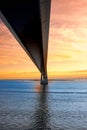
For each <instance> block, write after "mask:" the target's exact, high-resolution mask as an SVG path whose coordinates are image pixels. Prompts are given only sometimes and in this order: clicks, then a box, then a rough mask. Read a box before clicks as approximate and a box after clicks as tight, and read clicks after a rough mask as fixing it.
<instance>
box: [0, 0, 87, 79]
mask: <svg viewBox="0 0 87 130" xmlns="http://www.w3.org/2000/svg"><path fill="white" fill-rule="evenodd" d="M49 31H50V32H49V43H48V63H47V66H48V67H47V68H48V77H49V78H76V77H83V76H86V77H87V0H52V3H51V16H50V30H49ZM39 77H40V73H39V71H38V69H37V68H36V66H35V65H34V64H33V62H32V61H31V59H30V58H29V57H28V56H27V54H26V53H25V51H24V50H23V49H22V47H21V46H20V44H19V43H18V42H17V41H16V39H15V38H14V37H13V35H12V34H11V33H10V31H9V30H8V29H7V27H6V26H5V25H4V23H3V21H2V20H0V79H5V78H39Z"/></svg>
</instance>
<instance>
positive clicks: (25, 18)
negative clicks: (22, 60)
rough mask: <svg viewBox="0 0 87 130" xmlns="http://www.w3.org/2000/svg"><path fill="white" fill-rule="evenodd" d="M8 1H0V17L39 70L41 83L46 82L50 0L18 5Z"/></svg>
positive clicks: (32, 0) (31, 1)
mask: <svg viewBox="0 0 87 130" xmlns="http://www.w3.org/2000/svg"><path fill="white" fill-rule="evenodd" d="M5 2H6V1H5V0H3V3H4V4H5ZM8 2H9V3H10V4H9V5H6V4H5V5H4V4H3V3H2V4H1V3H0V18H1V19H2V20H3V22H4V23H5V24H6V26H7V27H8V28H9V30H10V31H11V32H12V34H13V35H14V37H15V38H16V39H17V41H18V42H19V43H20V45H21V46H22V47H23V48H24V50H25V51H26V53H27V54H28V56H29V57H30V58H31V60H32V61H33V62H34V64H35V65H36V66H37V68H38V69H39V71H40V72H41V84H47V83H48V81H47V52H48V38H49V22H50V5H51V0H29V1H28V2H29V3H25V1H24V2H22V3H20V4H19V5H18V4H16V3H15V1H12V3H11V1H10V0H8Z"/></svg>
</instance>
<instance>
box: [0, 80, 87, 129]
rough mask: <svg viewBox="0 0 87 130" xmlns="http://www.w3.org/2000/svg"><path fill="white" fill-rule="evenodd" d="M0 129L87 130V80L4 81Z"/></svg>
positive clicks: (0, 90) (0, 96)
mask: <svg viewBox="0 0 87 130" xmlns="http://www.w3.org/2000/svg"><path fill="white" fill-rule="evenodd" d="M0 130H87V80H72V81H68V80H67V81H49V83H48V85H46V86H45V85H40V82H39V81H34V80H0Z"/></svg>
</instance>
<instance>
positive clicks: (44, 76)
mask: <svg viewBox="0 0 87 130" xmlns="http://www.w3.org/2000/svg"><path fill="white" fill-rule="evenodd" d="M40 83H41V84H42V85H47V84H48V78H47V75H46V74H42V73H41V82H40Z"/></svg>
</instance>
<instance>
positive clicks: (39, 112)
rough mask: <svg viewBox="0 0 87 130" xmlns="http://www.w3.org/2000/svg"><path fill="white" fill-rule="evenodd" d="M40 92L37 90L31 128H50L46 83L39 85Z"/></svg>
mask: <svg viewBox="0 0 87 130" xmlns="http://www.w3.org/2000/svg"><path fill="white" fill-rule="evenodd" d="M40 87H41V88H42V89H41V92H39V94H40V95H39V99H38V105H37V107H36V111H35V113H34V115H33V118H34V122H33V125H32V130H50V129H51V128H50V126H49V119H50V114H49V108H48V100H47V94H48V93H47V88H48V86H47V85H41V86H40Z"/></svg>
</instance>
